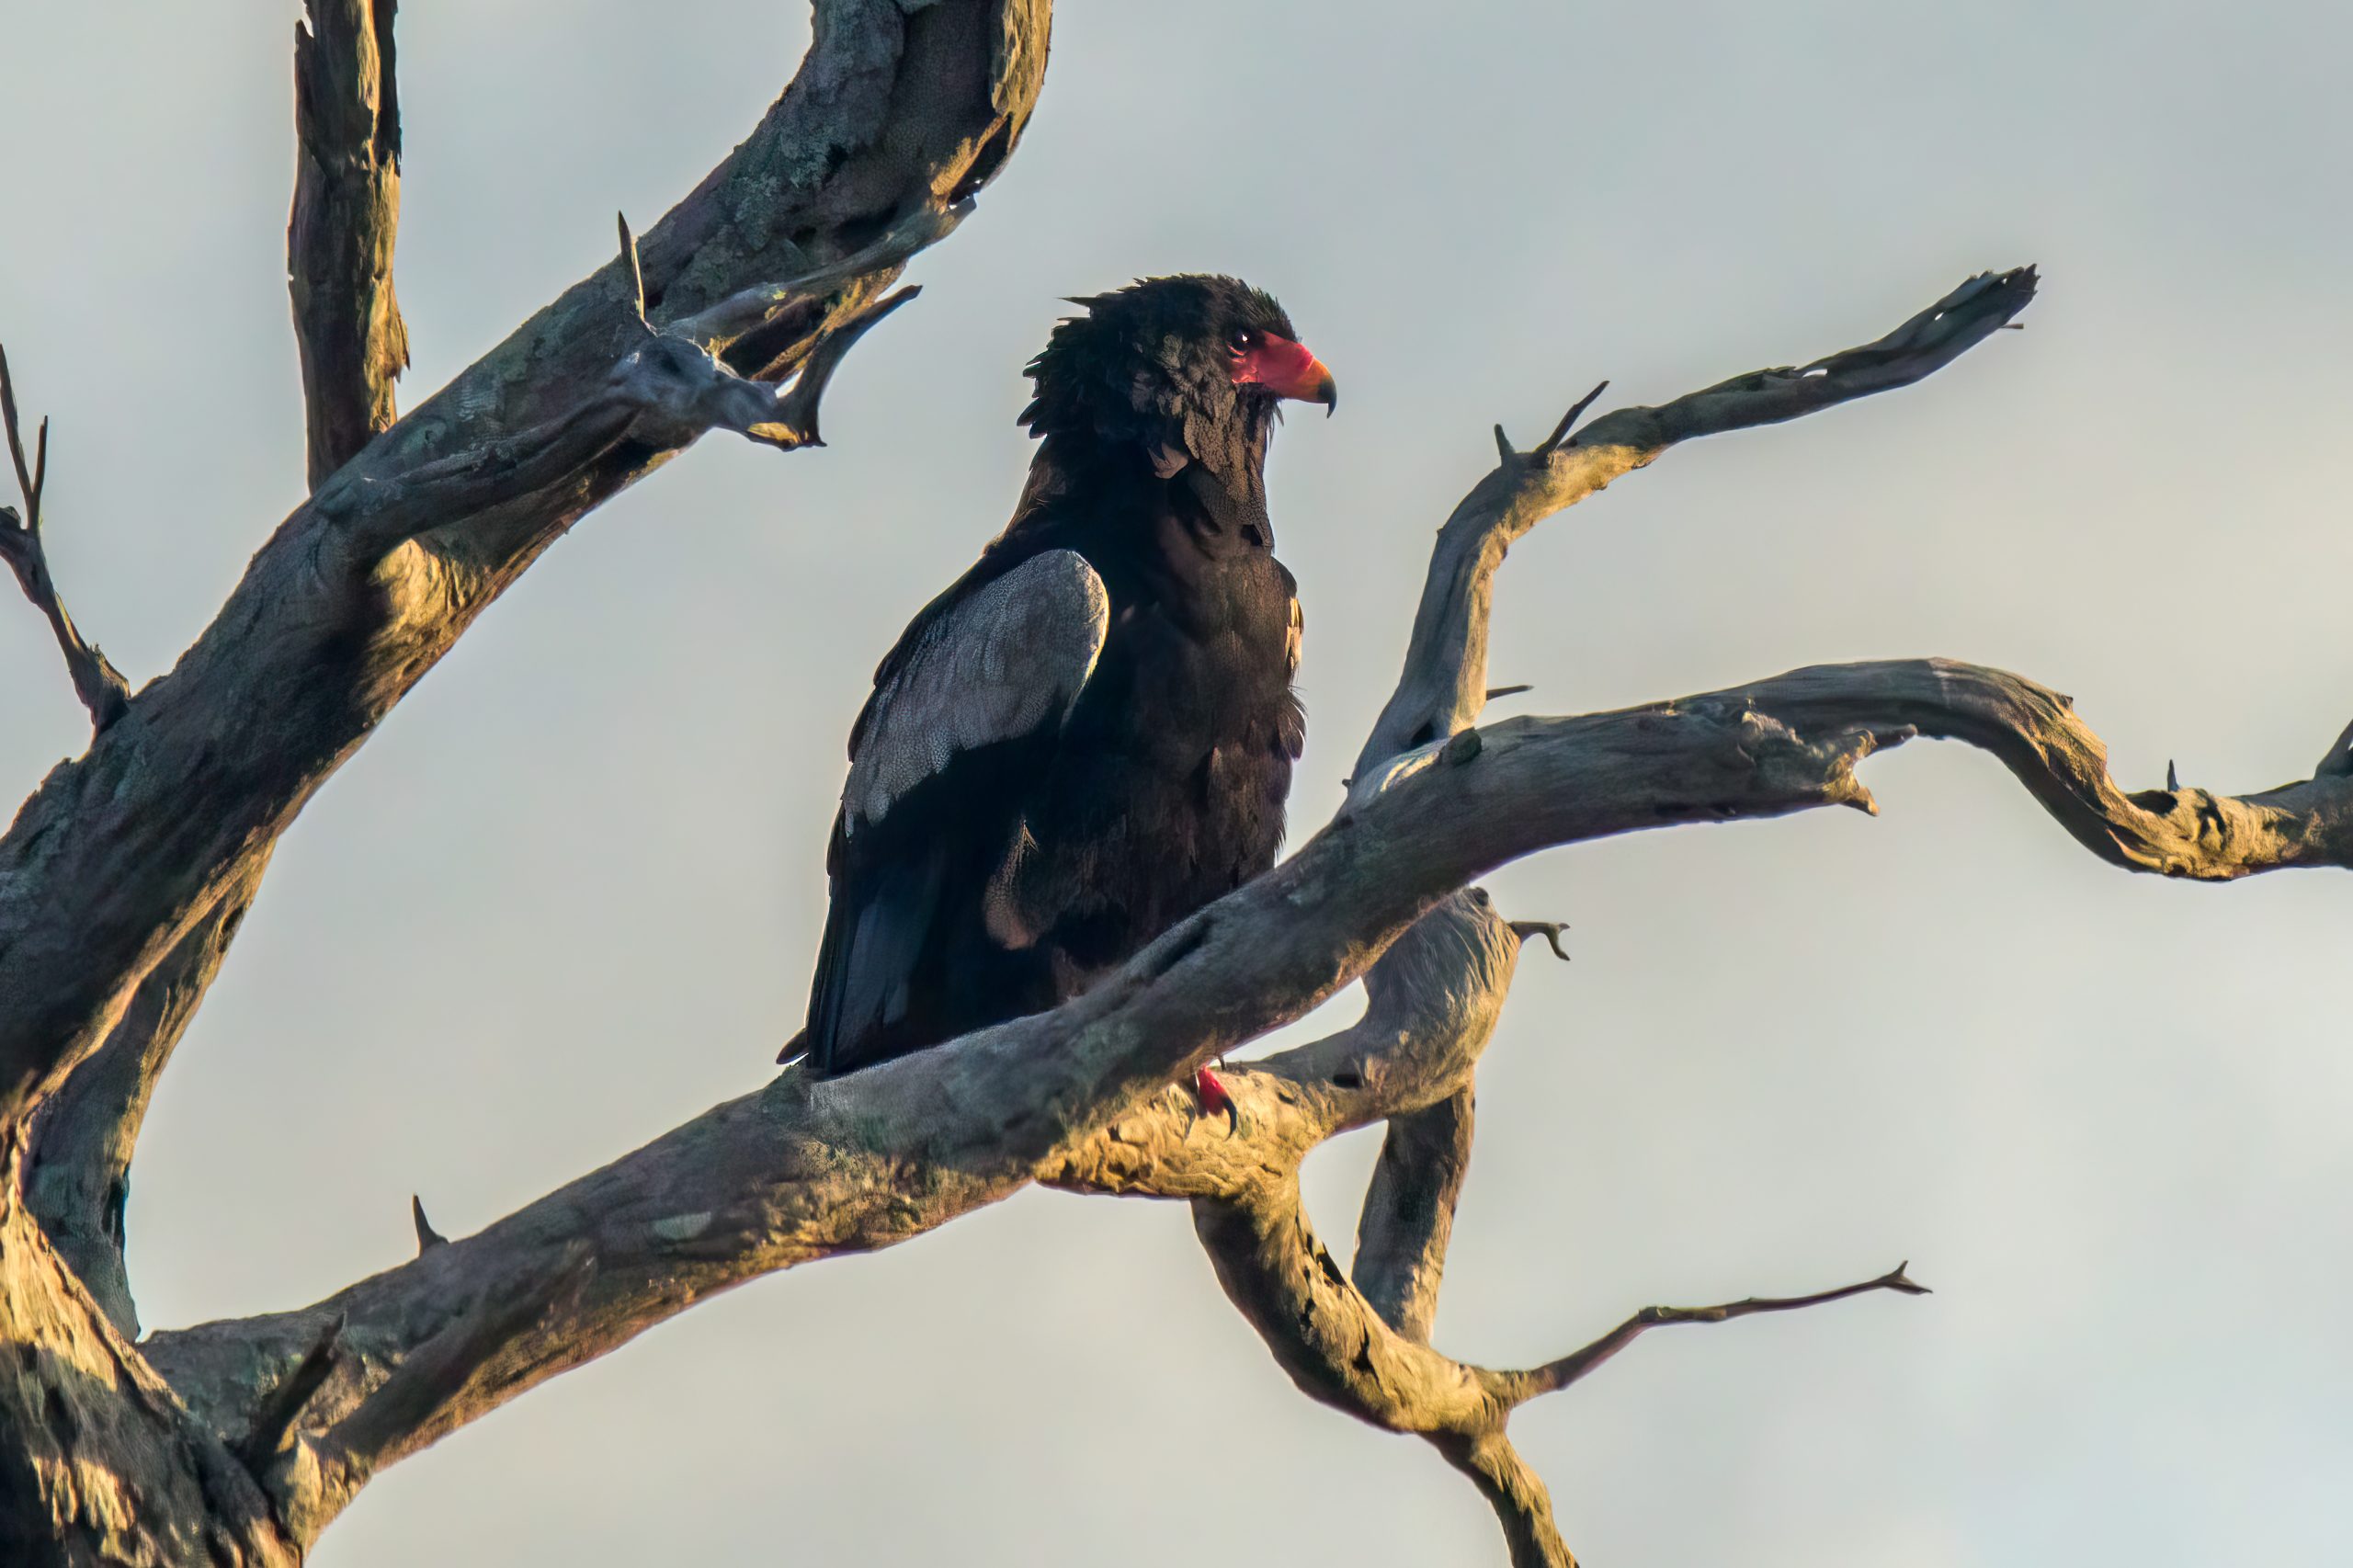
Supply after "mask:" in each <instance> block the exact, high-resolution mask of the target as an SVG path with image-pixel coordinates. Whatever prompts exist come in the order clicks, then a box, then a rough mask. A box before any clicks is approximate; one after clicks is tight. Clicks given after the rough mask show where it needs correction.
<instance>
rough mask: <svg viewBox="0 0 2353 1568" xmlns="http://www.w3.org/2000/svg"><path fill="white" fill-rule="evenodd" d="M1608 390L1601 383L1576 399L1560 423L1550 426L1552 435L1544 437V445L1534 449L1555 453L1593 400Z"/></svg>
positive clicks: (1591, 404)
mask: <svg viewBox="0 0 2353 1568" xmlns="http://www.w3.org/2000/svg"><path fill="white" fill-rule="evenodd" d="M1608 390H1609V383H1608V381H1603V382H1601V383H1600V384H1598V385H1597V386H1596V387H1595V388H1594V389H1593V390H1592V391H1591V392H1587V393H1586V394H1585V396H1583V397H1581V398H1579V399H1577V400H1576V402H1575V403H1574V404H1572V405H1571V406H1570V408H1569V411H1568V412H1567V413H1566V414H1563V415H1561V422H1560V423H1559V424H1558V425H1555V426H1552V434H1551V435H1550V436H1547V437H1544V444H1543V445H1542V446H1540V447H1539V448H1537V450H1538V451H1540V452H1550V451H1557V450H1558V449H1560V445H1561V443H1562V442H1563V441H1565V440H1567V439H1568V438H1569V432H1570V431H1571V430H1573V429H1574V428H1575V427H1576V423H1577V421H1578V420H1579V419H1581V418H1583V417H1584V416H1585V411H1586V409H1588V408H1591V407H1592V406H1593V400H1594V399H1596V398H1597V397H1599V396H1600V395H1601V394H1602V393H1603V392H1608Z"/></svg>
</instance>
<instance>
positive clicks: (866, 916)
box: [786, 838, 948, 1074]
mask: <svg viewBox="0 0 2353 1568" xmlns="http://www.w3.org/2000/svg"><path fill="white" fill-rule="evenodd" d="M947 865H948V852H947V846H945V845H944V844H942V843H940V842H939V841H938V838H935V839H934V841H933V842H932V843H931V844H930V845H928V846H925V847H923V848H921V849H917V850H915V851H914V852H912V853H910V854H908V855H907V856H906V857H905V858H903V859H900V860H897V861H895V862H893V863H890V864H887V865H886V866H883V867H880V868H877V869H875V870H874V871H873V872H872V873H870V876H869V877H868V878H866V879H861V880H862V881H864V883H865V885H864V886H863V887H861V888H860V889H859V890H858V892H859V893H861V894H862V895H863V896H862V897H858V896H845V893H846V892H847V890H845V889H844V888H843V887H842V885H841V881H840V880H839V879H837V880H836V881H835V890H834V902H833V907H832V908H831V909H830V910H829V911H828V912H827V913H826V915H825V936H824V943H823V945H822V946H821V947H820V949H819V950H818V954H817V975H816V980H815V983H813V985H812V986H811V987H810V992H809V1027H808V1028H806V1029H804V1030H803V1031H801V1036H800V1037H799V1039H798V1040H797V1041H796V1043H795V1044H794V1045H790V1046H788V1047H787V1048H786V1049H787V1050H788V1051H792V1050H796V1049H805V1050H806V1051H807V1052H808V1066H809V1070H810V1071H811V1072H813V1073H818V1074H834V1073H848V1072H852V1071H854V1070H856V1069H858V1068H860V1067H864V1066H867V1065H869V1064H870V1063H872V1062H880V1061H882V1060H884V1059H886V1058H888V1057H892V1056H896V1055H899V1054H901V1053H902V1052H904V1051H910V1050H913V1049H915V1047H917V1046H920V1045H926V1044H929V1043H931V1042H930V1041H928V1040H897V1039H895V1038H894V1037H896V1036H899V1035H904V1033H905V1032H906V1029H905V1028H904V1026H905V1025H906V1024H907V1023H909V1022H910V1020H909V1018H908V1012H909V1006H910V1000H911V998H912V996H913V994H914V992H915V986H916V984H917V983H918V975H917V971H918V970H919V969H920V968H921V967H922V966H923V965H924V964H925V963H926V961H929V960H933V959H934V956H935V955H934V954H933V953H932V951H931V949H933V948H934V947H935V946H936V942H937V937H936V935H935V927H936V926H937V925H938V919H939V915H940V909H939V899H940V890H941V883H942V881H944V876H945V872H946V870H947Z"/></svg>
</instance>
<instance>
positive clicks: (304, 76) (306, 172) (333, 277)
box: [286, 0, 408, 490]
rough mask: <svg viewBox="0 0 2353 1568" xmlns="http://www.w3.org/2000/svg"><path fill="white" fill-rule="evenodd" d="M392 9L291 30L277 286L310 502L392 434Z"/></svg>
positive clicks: (371, 9)
mask: <svg viewBox="0 0 2353 1568" xmlns="http://www.w3.org/2000/svg"><path fill="white" fill-rule="evenodd" d="M394 4H395V0H304V6H303V9H304V10H305V11H306V12H308V13H309V18H310V24H309V26H308V27H305V26H304V25H303V24H302V23H301V22H297V23H296V24H295V25H294V130H295V135H296V139H297V142H298V143H299V145H300V148H301V156H300V158H299V160H298V163H297V172H296V175H295V179H294V211H293V216H292V218H291V219H290V221H289V222H288V223H287V229H286V280H287V287H288V289H289V290H290V293H291V294H292V295H293V303H294V341H295V344H296V346H297V347H299V348H300V349H301V358H302V403H303V407H304V409H305V411H306V412H307V415H308V416H309V423H310V482H311V488H312V489H313V490H315V489H317V488H318V487H319V484H320V483H321V482H322V481H324V479H325V478H326V477H327V475H329V474H331V473H333V472H335V470H337V469H339V468H341V467H342V466H343V465H344V464H345V463H347V462H348V461H350V460H351V459H352V457H353V456H354V455H356V454H357V453H358V451H359V449H361V448H362V447H365V446H366V445H367V444H368V443H369V441H370V440H372V439H374V438H375V437H376V436H377V434H378V433H379V432H381V431H382V430H385V429H387V428H389V427H390V426H391V425H392V417H393V408H392V382H393V381H394V380H395V379H396V378H397V377H398V376H399V375H400V373H401V372H402V371H403V370H404V369H407V368H408V326H407V324H405V323H404V322H403V321H402V320H401V309H400V304H399V301H397V300H396V299H394V297H393V294H392V248H393V244H394V241H395V239H396V238H397V235H398V233H399V227H400V210H401V115H400V98H399V88H398V78H397V76H396V74H395V73H394V70H393V61H392V13H393V8H394Z"/></svg>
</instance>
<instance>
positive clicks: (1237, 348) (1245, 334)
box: [1225, 326, 1258, 354]
mask: <svg viewBox="0 0 2353 1568" xmlns="http://www.w3.org/2000/svg"><path fill="white" fill-rule="evenodd" d="M1225 341H1226V346H1227V347H1230V348H1232V349H1233V351H1234V352H1235V353H1236V354H1242V353H1246V352H1248V350H1249V348H1250V346H1251V345H1252V344H1255V343H1256V342H1257V341H1258V335H1257V334H1256V333H1255V332H1252V331H1251V330H1250V329H1249V328H1248V327H1246V326H1237V327H1235V328H1234V329H1233V335H1232V336H1230V337H1228V338H1227V339H1226V340H1225Z"/></svg>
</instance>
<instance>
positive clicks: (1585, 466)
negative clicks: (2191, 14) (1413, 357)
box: [1355, 267, 2038, 778]
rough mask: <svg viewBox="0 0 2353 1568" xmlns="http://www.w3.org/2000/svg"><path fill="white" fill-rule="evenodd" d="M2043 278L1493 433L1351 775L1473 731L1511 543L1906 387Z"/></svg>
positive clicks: (1446, 529)
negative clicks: (1628, 404)
mask: <svg viewBox="0 0 2353 1568" xmlns="http://www.w3.org/2000/svg"><path fill="white" fill-rule="evenodd" d="M2037 281H2038V280H2037V278H2036V275H2035V269H2034V268H2033V267H2015V268H2013V269H2011V270H2010V271H2008V272H1988V273H1980V274H1979V275H1978V276H1977V277H1975V278H1971V279H1970V280H1969V281H1968V282H1966V283H1963V284H1962V285H1961V287H1960V288H1958V289H1955V290H1953V291H1952V292H1951V293H1949V294H1947V295H1946V296H1945V297H1944V298H1943V299H1941V300H1938V301H1937V302H1936V303H1935V304H1933V305H1931V306H1929V307H1928V308H1927V310H1925V311H1923V312H1920V313H1919V314H1918V315H1916V316H1914V317H1913V318H1912V319H1911V320H1910V321H1907V322H1905V323H1904V324H1903V325H1902V326H1899V327H1897V328H1896V329H1895V330H1894V331H1893V332H1891V333H1889V334H1888V335H1886V336H1884V337H1882V338H1880V339H1879V340H1878V341H1877V342H1875V343H1869V344H1866V345H1864V346H1863V347H1860V348H1848V349H1845V350H1843V351H1841V352H1839V353H1836V354H1833V355H1830V356H1828V357H1826V358H1821V359H1817V360H1815V361H1814V362H1813V364H1811V365H1805V366H1801V367H1797V368H1794V369H1771V370H1756V371H1752V372H1750V373H1749V374H1747V375H1745V376H1735V377H1733V379H1732V380H1730V381H1722V382H1719V383H1718V384H1717V385H1715V386H1712V387H1708V388H1705V389H1703V390H1702V391H1699V392H1690V393H1688V394H1687V395H1685V396H1682V397H1679V398H1677V399H1676V400H1675V401H1674V402H1672V403H1662V404H1660V405H1659V406H1658V407H1656V408H1639V407H1637V408H1621V409H1619V410H1617V411H1615V412H1614V413H1610V414H1605V415H1602V416H1601V417H1600V418H1598V419H1597V420H1595V421H1594V422H1593V423H1592V424H1590V425H1588V426H1586V427H1585V428H1584V429H1583V430H1579V431H1577V432H1576V433H1575V434H1574V436H1572V435H1571V434H1570V431H1571V429H1572V427H1573V426H1574V424H1575V422H1576V419H1577V416H1578V415H1580V414H1582V413H1583V412H1584V410H1585V409H1586V405H1587V404H1589V403H1591V402H1592V401H1593V400H1594V399H1595V398H1596V397H1597V396H1599V395H1600V392H1601V390H1602V388H1601V387H1596V388H1595V389H1594V390H1593V391H1592V392H1588V393H1586V396H1585V397H1584V398H1583V399H1581V400H1580V401H1579V402H1578V403H1577V404H1576V405H1575V406H1574V407H1573V408H1571V409H1570V410H1569V412H1568V413H1567V415H1564V416H1563V418H1562V420H1561V422H1560V423H1559V424H1558V425H1556V426H1554V427H1553V429H1552V434H1551V435H1550V436H1549V437H1546V438H1545V439H1544V440H1543V441H1541V442H1540V443H1539V444H1538V445H1536V446H1535V447H1533V448H1530V449H1529V450H1527V451H1524V452H1523V451H1516V450H1514V449H1513V448H1512V445H1511V442H1510V441H1509V440H1507V439H1506V437H1505V436H1504V432H1503V426H1500V425H1499V426H1496V427H1495V445H1496V448H1497V449H1498V458H1499V460H1498V462H1497V463H1496V466H1495V470H1494V471H1493V472H1490V473H1489V474H1488V475H1487V476H1486V477H1485V478H1484V479H1483V480H1481V481H1480V482H1479V483H1477V484H1476V485H1474V486H1473V487H1472V490H1471V493H1470V494H1468V495H1465V496H1464V497H1463V498H1462V501H1461V505H1459V506H1456V507H1455V509H1454V513H1453V515H1452V516H1451V517H1448V518H1447V520H1446V523H1445V526H1443V527H1442V528H1439V529H1438V546H1437V549H1436V551H1435V552H1434V553H1433V554H1432V556H1431V558H1430V569H1429V574H1428V575H1427V577H1426V578H1425V579H1424V581H1423V586H1422V602H1421V605H1420V608H1418V609H1417V610H1416V611H1415V615H1414V631H1413V638H1412V641H1411V642H1409V643H1408V644H1407V646H1406V653H1405V668H1404V675H1403V676H1400V677H1399V680H1398V683H1397V688H1396V691H1395V692H1394V693H1393V694H1392V696H1391V697H1390V699H1389V703H1388V705H1387V706H1386V707H1385V708H1383V709H1382V710H1381V718H1380V720H1379V721H1378V722H1376V723H1375V724H1374V725H1373V729H1372V733H1371V734H1370V736H1368V737H1367V738H1366V740H1365V744H1364V749H1363V750H1362V751H1361V752H1360V753H1359V754H1358V756H1357V766H1356V770H1355V771H1356V776H1357V777H1358V778H1363V777H1364V776H1365V775H1366V774H1367V772H1369V771H1370V769H1372V768H1374V767H1378V766H1379V765H1380V764H1381V763H1382V762H1385V761H1387V760H1388V759H1389V758H1391V757H1392V756H1397V755H1398V754H1400V753H1402V752H1408V751H1412V750H1414V749H1415V747H1417V746H1422V745H1426V744H1429V743H1430V742H1432V741H1440V740H1444V739H1445V738H1446V737H1448V736H1449V735H1451V734H1453V733H1456V732H1457V731H1460V730H1465V729H1468V728H1469V727H1470V726H1471V725H1472V724H1474V723H1476V722H1478V719H1479V711H1480V710H1481V709H1482V708H1483V707H1484V706H1485V704H1486V700H1487V696H1488V692H1487V621H1488V617H1489V613H1490V611H1491V610H1492V609H1493V608H1494V603H1495V569H1496V568H1497V567H1498V566H1500V565H1502V564H1503V560H1504V555H1505V553H1506V551H1508V550H1509V549H1510V548H1511V544H1512V541H1513V540H1517V539H1518V538H1519V537H1520V535H1522V534H1524V533H1526V532H1527V531H1528V530H1529V528H1534V527H1535V526H1536V525H1537V524H1538V523H1540V522H1541V521H1543V520H1544V519H1545V518H1546V517H1551V516H1552V514H1553V513H1555V512H1557V511H1559V510H1561V509H1562V508H1563V507H1564V506H1574V505H1575V504H1576V503H1577V502H1579V501H1582V500H1584V499H1585V498H1586V496H1588V495H1591V494H1594V492H1596V491H1597V490H1600V489H1603V488H1604V487H1606V486H1607V485H1608V483H1609V482H1610V481H1611V480H1614V479H1616V478H1618V477H1619V476H1620V475H1621V474H1625V473H1629V472H1632V471H1633V470H1635V469H1638V468H1643V467H1644V466H1646V465H1648V464H1649V463H1651V462H1653V461H1654V460H1656V459H1657V458H1658V456H1659V454H1661V453H1662V452H1664V451H1665V450H1666V449H1667V448H1669V447H1671V446H1674V445H1675V444H1676V443H1677V442H1679V441H1688V440H1690V439H1692V438H1693V437H1699V436H1714V435H1721V434H1722V433H1724V432H1726V431H1730V430H1744V429H1746V428H1748V427H1749V426H1756V425H1770V424H1774V423H1777V422H1779V421H1781V420H1786V419H1796V418H1799V417H1801V416H1802V415H1808V414H1813V413H1816V412H1819V411H1820V410H1822V409H1825V408H1829V407H1833V406H1835V405H1836V404H1838V403H1848V402H1852V401H1853V400H1854V399H1856V398H1859V397H1868V396H1870V394H1871V393H1873V392H1887V391H1890V390H1892V389H1893V388H1896V387H1903V386H1909V385H1911V384H1912V383H1913V382H1914V381H1919V380H1921V379H1922V378H1924V377H1926V376H1928V375H1930V374H1932V373H1934V372H1935V371H1937V370H1938V369H1943V368H1944V367H1945V366H1947V365H1949V364H1950V363H1952V361H1953V360H1955V359H1957V358H1960V357H1961V355H1963V354H1965V353H1967V352H1968V351H1969V350H1970V349H1971V348H1972V347H1976V346H1977V345H1978V344H1979V343H1982V342H1984V340H1985V339H1986V338H1987V337H1989V336H1991V335H1993V334H1994V333H1995V332H1996V331H1997V330H1999V329H2000V328H2002V327H2004V326H2006V325H2008V324H2010V322H2011V320H2012V318H2014V317H2015V316H2016V315H2017V314H2018V312H2020V311H2022V310H2024V309H2026V307H2027V305H2028V303H2029V301H2032V300H2033V298H2034V291H2035V287H2036V284H2037ZM1602 385H1603V386H1607V385H1608V382H1606V381H1605V382H1604V383H1602Z"/></svg>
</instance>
